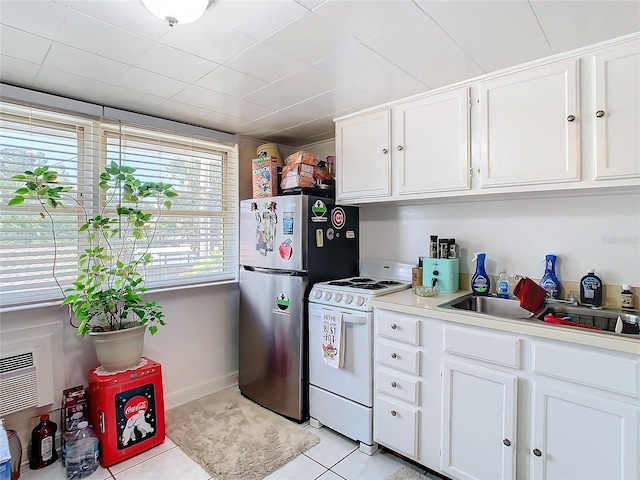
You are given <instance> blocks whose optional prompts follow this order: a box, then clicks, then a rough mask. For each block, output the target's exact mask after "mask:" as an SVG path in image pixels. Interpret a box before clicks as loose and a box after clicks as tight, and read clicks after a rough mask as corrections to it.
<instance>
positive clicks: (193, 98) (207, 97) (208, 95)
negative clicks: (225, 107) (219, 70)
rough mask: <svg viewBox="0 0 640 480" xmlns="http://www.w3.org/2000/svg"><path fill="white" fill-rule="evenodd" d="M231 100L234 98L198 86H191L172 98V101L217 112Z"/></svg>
mask: <svg viewBox="0 0 640 480" xmlns="http://www.w3.org/2000/svg"><path fill="white" fill-rule="evenodd" d="M229 99H233V97H230V96H229V95H225V94H224V93H219V92H214V91H212V90H209V89H207V88H203V87H199V86H197V85H190V86H188V87H187V88H185V89H184V90H182V91H181V92H179V93H177V94H175V95H174V96H173V97H171V100H175V101H176V102H182V103H186V104H188V105H195V106H196V107H202V108H206V109H209V110H215V109H216V108H217V107H219V106H220V105H222V104H223V103H225V102H227V101H228V100H229Z"/></svg>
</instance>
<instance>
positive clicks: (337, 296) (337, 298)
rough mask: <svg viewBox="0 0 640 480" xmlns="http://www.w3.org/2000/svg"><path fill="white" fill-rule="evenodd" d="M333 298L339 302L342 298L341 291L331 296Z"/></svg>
mask: <svg viewBox="0 0 640 480" xmlns="http://www.w3.org/2000/svg"><path fill="white" fill-rule="evenodd" d="M333 299H334V300H335V301H336V302H339V301H340V300H342V294H341V293H336V294H335V295H334V296H333Z"/></svg>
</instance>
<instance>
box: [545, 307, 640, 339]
mask: <svg viewBox="0 0 640 480" xmlns="http://www.w3.org/2000/svg"><path fill="white" fill-rule="evenodd" d="M549 313H551V314H553V315H555V316H556V317H559V318H563V319H565V320H570V321H572V322H576V323H579V324H581V325H587V326H590V327H597V328H600V329H602V330H597V331H602V332H616V324H617V323H618V317H619V318H620V320H621V321H622V322H624V323H622V324H621V325H620V327H622V330H621V331H620V332H616V333H621V334H623V335H635V336H638V335H639V334H638V326H639V325H640V315H637V314H632V313H629V312H625V311H624V310H615V309H611V308H602V309H594V308H590V307H582V306H576V305H563V304H560V303H553V302H548V303H547V304H546V305H545V308H544V309H543V310H542V311H541V312H540V313H539V314H538V315H536V318H537V319H539V320H544V317H545V315H547V314H549ZM566 326H568V327H569V328H582V327H577V326H572V325H566Z"/></svg>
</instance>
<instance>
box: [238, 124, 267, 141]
mask: <svg viewBox="0 0 640 480" xmlns="http://www.w3.org/2000/svg"><path fill="white" fill-rule="evenodd" d="M272 131H273V129H272V128H271V127H267V126H266V125H260V124H259V123H257V122H248V123H245V124H244V125H240V126H239V127H238V128H237V129H236V134H238V135H244V136H247V137H253V138H265V139H266V136H267V135H268V134H269V133H270V132H272Z"/></svg>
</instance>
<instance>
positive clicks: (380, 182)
mask: <svg viewBox="0 0 640 480" xmlns="http://www.w3.org/2000/svg"><path fill="white" fill-rule="evenodd" d="M390 135H391V125H390V116H389V110H383V111H381V112H375V113H370V114H368V115H362V116H360V117H357V118H351V119H347V120H343V121H339V122H337V123H336V200H337V201H342V200H351V201H353V200H360V199H367V198H380V197H388V196H390V195H391V163H390V160H391V153H390V152H389V144H390Z"/></svg>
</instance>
